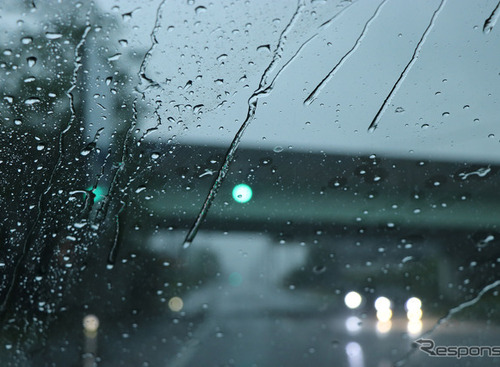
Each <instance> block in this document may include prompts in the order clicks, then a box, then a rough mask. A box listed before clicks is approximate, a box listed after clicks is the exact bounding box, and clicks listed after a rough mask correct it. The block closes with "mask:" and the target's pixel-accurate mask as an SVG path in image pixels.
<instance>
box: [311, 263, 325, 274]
mask: <svg viewBox="0 0 500 367" xmlns="http://www.w3.org/2000/svg"><path fill="white" fill-rule="evenodd" d="M325 271H326V266H325V265H316V266H315V267H314V268H313V273H314V274H322V273H324V272H325Z"/></svg>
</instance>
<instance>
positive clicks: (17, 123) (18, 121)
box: [14, 119, 23, 126]
mask: <svg viewBox="0 0 500 367" xmlns="http://www.w3.org/2000/svg"><path fill="white" fill-rule="evenodd" d="M22 123H23V122H22V121H21V120H19V119H15V120H14V124H15V125H17V126H19V125H21V124H22Z"/></svg>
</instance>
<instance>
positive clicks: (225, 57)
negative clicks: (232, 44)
mask: <svg viewBox="0 0 500 367" xmlns="http://www.w3.org/2000/svg"><path fill="white" fill-rule="evenodd" d="M226 59H227V54H222V55H219V56H217V61H218V62H220V63H222V62H224V61H225V60H226Z"/></svg>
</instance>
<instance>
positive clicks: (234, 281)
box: [229, 272, 243, 287]
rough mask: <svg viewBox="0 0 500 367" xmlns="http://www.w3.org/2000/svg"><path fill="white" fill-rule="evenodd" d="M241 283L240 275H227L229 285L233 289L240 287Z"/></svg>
mask: <svg viewBox="0 0 500 367" xmlns="http://www.w3.org/2000/svg"><path fill="white" fill-rule="evenodd" d="M242 282H243V277H242V276H241V274H240V273H238V272H234V273H231V275H229V284H231V285H232V286H233V287H238V286H240V285H241V283H242Z"/></svg>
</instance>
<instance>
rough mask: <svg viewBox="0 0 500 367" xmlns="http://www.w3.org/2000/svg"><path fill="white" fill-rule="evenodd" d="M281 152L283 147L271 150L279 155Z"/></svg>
mask: <svg viewBox="0 0 500 367" xmlns="http://www.w3.org/2000/svg"><path fill="white" fill-rule="evenodd" d="M282 151H283V147H282V146H279V145H277V146H275V147H274V149H273V152H274V153H281V152H282Z"/></svg>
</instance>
